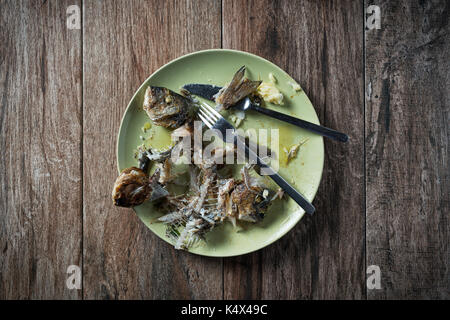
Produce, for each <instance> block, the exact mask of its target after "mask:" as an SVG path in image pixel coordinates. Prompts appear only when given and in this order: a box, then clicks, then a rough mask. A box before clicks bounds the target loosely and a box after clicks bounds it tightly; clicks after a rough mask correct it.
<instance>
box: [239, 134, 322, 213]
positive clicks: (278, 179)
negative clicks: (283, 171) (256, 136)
mask: <svg viewBox="0 0 450 320" xmlns="http://www.w3.org/2000/svg"><path fill="white" fill-rule="evenodd" d="M240 143H242V144H243V146H244V148H245V154H246V155H248V156H249V159H251V158H253V159H256V161H257V164H258V165H259V166H260V167H262V168H267V169H269V171H271V172H270V173H269V176H270V177H271V178H272V180H273V181H275V183H276V184H277V185H278V186H280V188H281V189H283V190H284V191H285V192H286V193H287V194H288V195H289V196H290V197H291V198H292V199H294V201H295V202H297V204H298V205H299V206H300V207H301V208H303V210H305V212H306V213H307V214H310V215H311V214H313V213H314V211H316V208H314V206H313V205H312V204H311V203H310V202H309V201H308V200H306V199H305V197H304V196H302V195H301V194H300V192H298V191H297V190H295V189H294V188H293V187H292V186H291V185H290V184H289V183H288V182H287V181H286V180H284V179H283V177H282V176H280V175H279V174H278V173H276V172H275V171H274V170H273V169H272V168H271V167H270V166H269V165H268V164H266V163H265V162H264V161H263V160H262V159H261V158H260V157H258V155H257V154H256V153H255V152H254V151H252V150H251V149H250V148H249V147H248V146H247V145H246V144H245V143H244V142H242V141H241V142H238V144H240Z"/></svg>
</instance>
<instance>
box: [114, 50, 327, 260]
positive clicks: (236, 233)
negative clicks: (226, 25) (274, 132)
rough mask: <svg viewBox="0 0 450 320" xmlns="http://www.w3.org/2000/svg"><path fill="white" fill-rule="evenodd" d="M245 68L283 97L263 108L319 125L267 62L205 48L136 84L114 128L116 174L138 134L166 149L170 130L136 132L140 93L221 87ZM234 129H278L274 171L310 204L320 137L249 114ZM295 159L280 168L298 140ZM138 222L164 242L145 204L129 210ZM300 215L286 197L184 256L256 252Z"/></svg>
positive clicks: (141, 118)
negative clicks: (277, 163) (271, 81)
mask: <svg viewBox="0 0 450 320" xmlns="http://www.w3.org/2000/svg"><path fill="white" fill-rule="evenodd" d="M243 65H245V66H246V67H247V73H246V75H247V77H249V78H250V79H254V80H256V79H258V78H259V79H262V80H264V81H269V73H272V74H273V75H274V76H275V77H276V79H277V83H276V85H277V87H278V89H279V90H280V91H281V92H282V93H283V94H284V105H283V106H273V105H267V107H268V108H271V109H274V110H277V111H280V112H283V113H287V114H289V115H292V116H296V117H299V118H301V119H304V120H307V121H311V122H314V123H317V124H319V120H318V118H317V114H316V113H315V111H314V107H313V106H312V104H311V102H310V101H309V99H308V97H307V96H306V94H305V93H304V92H303V91H299V92H295V91H294V90H293V88H292V86H291V85H290V84H289V82H295V81H294V80H293V79H292V78H291V77H290V76H289V75H288V74H287V73H286V72H284V71H283V70H282V69H280V68H279V67H277V66H276V65H274V64H273V63H271V62H269V61H267V60H265V59H263V58H260V57H258V56H255V55H253V54H249V53H246V52H241V51H234V50H222V49H214V50H206V51H199V52H195V53H192V54H188V55H185V56H183V57H180V58H178V59H175V60H173V61H171V62H170V63H168V64H166V65H165V66H163V67H162V68H160V69H159V70H157V71H156V72H155V73H153V74H152V75H151V76H150V77H149V78H148V79H147V80H145V82H144V83H143V84H142V85H141V86H140V88H139V89H138V90H137V92H136V93H135V94H134V96H133V98H132V99H131V101H130V103H129V105H128V107H127V109H126V111H125V114H124V116H123V119H122V123H121V126H120V129H119V137H118V144H117V160H118V167H119V171H121V170H123V169H125V168H127V167H130V166H136V165H137V161H136V159H135V158H134V153H135V150H136V148H137V146H138V145H140V144H142V142H143V141H142V140H141V136H142V137H144V138H146V139H147V140H146V142H145V143H146V144H147V145H151V146H152V147H155V148H162V147H167V146H168V145H169V144H170V132H169V131H168V130H166V129H164V128H161V127H157V126H154V125H152V126H151V128H150V129H149V130H147V132H146V133H144V132H143V130H142V128H143V127H144V125H145V123H147V122H150V120H149V119H148V117H147V116H146V113H145V112H144V111H143V110H142V104H143V98H144V92H145V89H146V88H147V86H148V85H155V86H162V87H167V88H169V89H171V90H174V91H177V92H179V88H180V87H181V86H182V85H184V84H186V83H210V84H216V85H220V86H223V85H224V84H226V83H227V82H229V81H230V79H231V78H232V76H233V74H234V73H235V72H236V71H237V70H238V69H239V67H241V66H243ZM239 128H243V129H248V128H278V129H279V136H280V150H279V155H280V169H279V173H280V174H281V175H282V176H283V177H285V178H286V179H287V180H288V181H289V182H291V183H292V184H293V185H294V187H296V188H297V190H298V191H299V192H300V193H302V194H303V195H304V196H305V197H306V198H307V199H308V200H310V201H312V200H313V198H314V196H315V194H316V191H317V188H318V187H319V183H320V179H321V176H322V169H323V161H324V146H323V139H322V137H320V136H317V135H314V134H311V133H309V132H307V131H305V130H303V129H300V128H297V127H295V126H292V125H289V124H285V123H283V122H280V121H278V120H275V119H272V118H269V117H267V116H264V115H260V114H257V113H255V112H252V111H250V112H248V113H247V115H246V118H245V120H244V122H243V123H242V124H241V125H240V127H239ZM305 140H306V143H304V144H303V145H302V146H301V147H300V151H299V153H298V155H297V157H296V158H295V159H293V160H292V161H290V163H289V165H285V161H286V157H285V156H284V152H283V147H286V148H287V149H289V148H290V147H291V146H293V145H295V144H297V143H299V142H304V141H305ZM134 210H135V211H136V213H137V215H138V216H139V218H140V219H141V220H142V221H143V222H144V223H145V224H146V226H147V227H148V228H149V229H150V230H152V231H153V232H154V233H156V234H157V235H158V236H159V237H160V238H162V239H163V240H165V241H168V242H170V240H169V239H168V238H167V237H166V236H165V226H164V225H163V224H161V223H158V222H155V220H156V218H157V217H159V216H161V213H160V212H158V211H157V210H155V209H154V208H153V207H152V205H151V204H150V203H145V204H143V205H141V206H138V207H135V208H134ZM303 214H304V211H303V210H302V209H301V208H300V207H299V206H298V205H297V204H296V203H295V202H294V201H293V200H292V199H290V198H289V199H287V200H283V201H277V202H276V203H274V204H273V205H272V206H271V207H270V209H269V211H268V213H267V215H266V217H265V219H264V220H263V221H262V222H260V223H258V224H254V225H244V226H241V227H238V228H237V229H234V228H233V226H232V225H231V223H229V222H227V223H225V224H223V225H221V226H219V227H217V228H215V229H214V230H213V231H211V232H209V233H208V235H207V237H206V242H200V243H199V244H198V245H197V246H195V247H194V248H192V249H191V250H190V252H192V253H195V254H200V255H205V256H215V257H226V256H235V255H241V254H245V253H249V252H252V251H255V250H258V249H261V248H263V247H265V246H267V245H269V244H271V243H272V242H274V241H276V240H278V239H279V238H281V237H282V236H283V235H284V234H286V233H287V232H288V231H289V230H291V229H292V228H293V227H294V226H295V224H296V223H297V222H298V221H299V220H300V219H301V218H302V216H303Z"/></svg>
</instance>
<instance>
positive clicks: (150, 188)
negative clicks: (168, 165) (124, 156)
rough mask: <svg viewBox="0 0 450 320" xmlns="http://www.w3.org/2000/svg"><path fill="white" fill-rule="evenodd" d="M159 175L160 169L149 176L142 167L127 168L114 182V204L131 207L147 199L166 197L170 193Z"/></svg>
mask: <svg viewBox="0 0 450 320" xmlns="http://www.w3.org/2000/svg"><path fill="white" fill-rule="evenodd" d="M159 177H160V171H159V170H157V171H155V173H154V174H153V175H152V176H151V177H149V176H148V174H147V173H146V172H144V171H143V170H142V169H140V168H137V167H130V168H126V169H125V170H123V171H122V172H121V173H120V175H119V176H118V177H117V179H116V181H115V183H114V187H113V191H112V199H113V202H114V205H116V206H119V207H126V208H129V207H134V206H137V205H140V204H142V203H144V202H145V201H154V200H157V199H161V198H163V197H166V196H167V195H168V194H169V193H168V192H167V190H166V189H165V188H164V187H163V185H161V184H160V183H159V182H158V180H159Z"/></svg>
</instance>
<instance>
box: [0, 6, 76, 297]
mask: <svg viewBox="0 0 450 320" xmlns="http://www.w3.org/2000/svg"><path fill="white" fill-rule="evenodd" d="M79 2H80V1H48V2H45V1H44V2H32V1H2V2H0V25H1V28H0V43H1V45H0V88H1V90H0V95H1V98H0V103H1V107H0V150H1V152H0V188H1V189H0V212H1V214H0V250H1V255H0V299H52V298H53V299H76V298H80V297H81V291H80V290H68V289H67V287H66V278H67V277H68V275H67V274H66V271H67V268H68V266H69V265H78V266H80V264H81V210H80V208H81V167H80V153H81V149H80V136H81V116H80V115H81V73H80V71H81V32H80V31H79V30H68V29H67V28H66V8H67V7H68V6H69V5H73V4H79Z"/></svg>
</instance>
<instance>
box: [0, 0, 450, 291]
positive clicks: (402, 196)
mask: <svg viewBox="0 0 450 320" xmlns="http://www.w3.org/2000/svg"><path fill="white" fill-rule="evenodd" d="M371 4H375V5H378V6H379V8H380V9H381V29H368V28H365V24H364V21H365V18H367V17H368V16H369V14H366V17H365V10H366V9H367V8H368V7H369V5H371ZM70 5H77V6H78V7H79V8H80V10H81V15H82V19H81V29H80V30H78V29H69V28H68V27H67V21H66V18H67V17H68V16H69V15H70V16H71V17H72V15H71V12H74V11H69V15H67V13H66V10H67V8H68V7H69V6H70ZM448 18H449V2H448V1H445V0H442V1H433V2H431V1H407V0H403V1H387V0H380V1H364V2H363V1H337V0H336V1H290V0H286V1H256V0H253V1H250V0H249V1H241V0H223V1H221V0H204V1H202V0H199V1H192V0H190V1H174V0H172V1H164V0H161V1H93V0H70V1H69V0H64V1H54V0H53V1H50V0H49V1H1V2H0V23H1V24H0V25H1V28H0V37H1V38H0V88H1V91H0V103H1V109H0V132H1V136H0V188H1V189H0V251H1V256H0V298H2V299H5V298H7V299H15V298H18V299H28V298H32V299H43V298H63V299H127V298H136V299H241V298H251V299H324V298H327V299H379V298H381V299H393V298H398V299H405V298H412V299H429V298H441V299H443V298H446V299H448V298H449V297H450V294H449V293H450V285H449V281H450V280H449V279H450V270H449V267H450V263H449V260H450V255H449V222H448V213H449V194H450V191H449V168H448V162H449V145H448V138H449V105H450V96H449V88H450V80H449V70H450V65H449V61H450V59H449V52H450V35H449V31H450V26H449V21H448ZM72 26H73V25H72ZM208 48H232V49H239V50H244V51H248V52H252V53H255V54H257V55H260V56H262V57H264V58H266V59H269V60H271V61H273V62H274V63H276V64H277V65H279V66H281V67H282V68H283V69H284V70H286V71H287V72H288V73H289V74H291V75H292V76H293V77H294V78H295V79H296V80H297V81H298V82H299V83H300V85H301V86H302V87H303V88H304V90H305V91H306V93H307V94H308V96H309V97H310V99H311V101H312V103H313V105H314V106H315V108H316V110H317V113H318V115H319V118H320V121H321V123H322V124H324V125H326V126H328V127H332V128H335V129H337V130H340V131H344V132H346V133H348V134H349V136H350V142H349V143H347V144H341V143H335V142H332V141H326V142H325V148H326V160H325V168H324V174H323V179H322V183H321V185H320V188H319V191H318V193H317V197H316V199H315V200H314V204H315V206H316V207H317V214H315V215H314V216H313V217H311V218H309V217H308V218H305V219H303V220H302V221H301V222H300V223H299V224H298V225H297V226H296V227H295V228H294V229H293V230H292V231H290V232H289V233H288V234H287V235H286V236H284V237H283V238H282V239H281V240H279V241H277V242H276V243H274V244H272V245H270V246H269V247H267V248H265V249H263V250H260V251H258V252H255V253H252V254H248V255H244V256H240V257H234V258H226V259H217V258H205V257H200V256H196V255H192V254H189V253H187V252H182V251H176V250H174V249H173V248H172V247H171V246H170V245H169V244H167V243H165V242H164V241H162V240H160V239H159V238H158V237H156V236H155V235H154V234H153V233H152V232H150V231H149V230H148V229H147V228H146V227H145V226H144V224H143V223H141V222H140V220H139V219H138V218H137V217H136V215H135V214H133V212H132V211H131V210H124V209H118V208H115V207H114V206H113V205H112V201H111V196H110V193H111V187H112V184H113V182H114V180H115V178H116V175H117V167H116V135H117V132H118V128H119V123H120V119H121V117H122V114H123V112H124V110H125V107H126V106H127V103H128V101H129V100H130V98H131V96H132V95H133V93H134V92H135V90H136V89H137V88H138V86H139V85H140V84H141V83H142V82H143V81H144V80H145V79H146V78H147V77H148V76H149V75H150V74H151V73H152V72H154V71H155V70H156V69H157V68H158V67H160V66H161V65H163V64H164V63H166V62H168V61H170V60H171V59H174V58H176V57H179V56H181V55H183V54H186V53H189V52H194V51H197V50H202V49H208ZM69 265H77V266H80V267H81V269H82V288H81V289H80V290H76V289H75V290H69V289H68V288H67V287H66V279H67V277H68V274H67V268H68V266H69ZM370 265H377V266H379V267H380V270H381V289H369V288H368V287H367V286H366V279H367V274H366V270H367V267H368V266H370Z"/></svg>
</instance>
